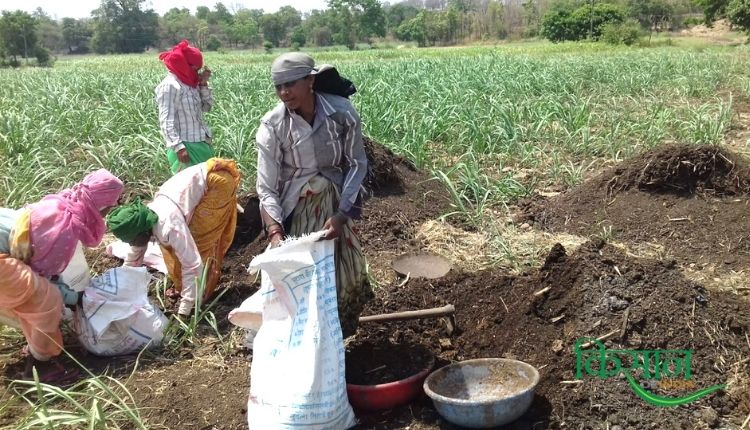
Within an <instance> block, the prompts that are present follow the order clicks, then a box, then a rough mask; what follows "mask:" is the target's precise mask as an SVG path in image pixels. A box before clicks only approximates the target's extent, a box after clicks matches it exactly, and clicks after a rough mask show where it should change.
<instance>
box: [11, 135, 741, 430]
mask: <svg viewBox="0 0 750 430" xmlns="http://www.w3.org/2000/svg"><path fill="white" fill-rule="evenodd" d="M368 147H369V154H370V157H371V159H372V160H373V165H374V168H375V169H376V171H378V172H380V173H381V175H380V176H379V178H381V180H380V181H378V182H376V183H371V188H372V189H373V190H374V196H373V198H372V199H370V200H369V201H368V202H367V203H366V210H365V214H364V217H363V220H362V221H360V222H358V227H359V229H360V230H359V233H360V235H361V238H362V243H363V246H364V248H365V252H366V255H367V258H368V260H369V264H370V266H371V268H372V271H373V273H374V275H375V277H376V279H377V280H378V281H379V282H380V283H381V284H382V285H381V287H380V288H378V289H376V298H375V299H374V300H373V301H371V302H370V303H369V304H368V306H367V308H366V309H365V314H377V313H384V312H394V311H402V310H414V309H421V308H429V307H436V306H442V305H444V304H448V303H450V304H453V305H454V306H455V307H456V314H455V320H456V327H455V328H454V329H453V330H451V327H450V325H449V324H447V323H446V321H445V320H444V319H432V320H412V321H406V322H397V323H396V322H394V323H363V324H362V325H360V327H359V330H358V332H357V334H356V335H355V336H354V337H352V338H350V339H349V340H348V345H349V353H348V354H349V357H348V358H349V360H350V361H351V360H352V359H355V360H356V361H357V362H359V363H361V364H362V366H361V367H360V369H359V370H360V372H359V373H364V372H367V371H369V370H372V369H373V368H377V367H379V366H381V365H383V364H385V365H386V366H387V368H388V369H389V370H390V371H391V372H390V373H392V375H391V376H389V377H388V378H393V377H400V376H401V375H403V374H404V373H409V372H410V371H413V370H414V368H416V367H419V366H418V364H415V361H419V360H408V359H402V360H386V358H387V355H388V354H387V353H384V352H383V351H380V350H379V352H378V354H369V356H370V357H371V358H372V361H369V362H364V361H365V359H357V357H367V356H368V354H367V351H368V348H369V351H370V352H372V351H373V350H374V349H376V348H381V347H382V346H383V345H387V344H391V345H399V346H394V351H393V355H394V356H403V355H409V354H408V353H406V354H402V353H404V351H407V352H408V351H409V348H410V346H412V345H424V347H426V348H427V349H429V350H430V351H431V352H432V353H433V354H434V356H435V357H436V360H437V363H436V366H441V365H444V364H448V363H450V362H453V361H457V360H464V359H471V358H480V357H510V358H516V359H519V360H523V361H526V362H528V363H530V364H532V365H534V366H536V367H537V368H538V369H539V371H540V374H541V380H540V384H539V386H538V389H537V391H536V397H535V399H534V402H533V404H532V406H531V408H530V409H529V411H528V412H527V413H526V414H525V415H524V416H523V417H522V418H521V419H519V420H518V421H516V422H515V423H513V424H512V425H510V426H508V427H506V428H509V429H543V428H575V429H607V428H616V427H615V426H620V428H621V429H644V428H651V429H657V428H659V429H661V428H675V429H682V428H738V427H739V426H740V425H741V424H742V421H743V420H744V419H745V417H746V416H747V415H748V413H750V388H749V387H750V382H748V381H750V378H748V358H749V357H750V341H749V340H748V329H749V328H750V312H749V311H750V304H749V303H748V301H747V300H746V299H744V298H742V297H739V296H738V295H735V294H730V293H728V292H723V291H717V290H715V289H712V288H708V287H707V286H705V285H702V284H699V283H696V282H694V281H692V280H690V279H687V278H686V277H685V275H684V271H683V269H684V267H686V266H689V265H690V264H695V265H712V266H718V267H719V269H720V270H723V271H725V272H726V271H730V270H734V271H743V270H745V269H746V268H747V267H748V265H750V237H748V234H750V233H748V231H750V221H748V217H747V216H745V214H746V213H747V200H748V192H750V189H748V184H750V176H748V174H747V171H748V170H747V168H746V167H745V164H744V161H743V159H741V158H740V157H736V156H735V155H733V154H731V153H728V152H726V151H725V150H722V149H720V148H712V147H692V146H675V147H670V148H668V149H663V150H661V151H658V150H657V151H654V152H651V153H648V154H644V155H642V156H640V157H636V158H634V159H631V160H626V161H625V162H623V163H622V164H621V165H620V166H617V167H615V168H613V169H612V170H609V171H607V172H604V173H602V175H601V176H599V177H597V178H594V179H592V180H591V181H588V182H585V183H583V184H582V185H580V186H579V187H576V188H573V189H571V190H569V191H567V192H566V193H563V194H560V195H558V196H556V197H552V198H541V197H537V198H534V199H530V200H528V201H526V202H524V203H523V204H522V205H521V211H520V214H519V222H528V223H530V224H533V225H534V227H535V228H538V229H543V230H551V231H565V232H572V233H575V234H578V235H582V236H589V237H590V240H588V241H586V242H585V243H584V244H583V245H581V246H580V247H578V248H577V249H565V248H563V247H562V246H561V245H555V246H553V247H552V248H551V249H550V250H549V252H548V255H547V258H546V260H545V262H544V264H543V265H542V266H541V267H539V268H537V269H531V270H528V271H527V272H525V273H521V274H516V275H511V274H510V273H509V272H508V271H507V270H505V269H494V270H484V271H477V272H463V271H461V270H453V271H451V272H450V273H449V274H448V275H447V276H446V277H444V278H441V279H438V280H425V279H410V280H409V281H408V282H406V283H404V282H403V280H402V279H397V278H396V275H395V274H394V272H393V271H392V270H391V269H390V267H389V264H390V261H391V259H392V258H393V257H395V256H397V255H400V254H401V253H404V252H410V251H414V250H415V248H416V247H417V246H418V244H419V243H421V242H419V241H417V240H416V239H415V233H416V230H417V228H418V227H419V226H420V225H422V224H423V223H424V222H425V221H428V220H433V219H435V218H437V217H438V216H439V215H440V214H442V213H445V212H446V211H447V209H448V204H449V203H448V196H447V193H446V192H445V190H443V189H441V187H440V186H439V184H438V183H437V182H435V181H431V180H429V178H428V177H427V176H426V175H425V174H424V173H422V172H419V171H417V170H415V169H413V168H412V167H411V166H409V165H408V164H407V163H405V162H404V161H403V160H400V159H398V157H395V156H394V155H393V154H390V153H388V151H386V150H384V149H383V148H382V147H380V146H378V145H373V144H371V143H370V144H368ZM383 178H386V179H383ZM243 203H244V205H245V207H246V208H247V210H246V213H245V216H243V217H242V219H241V220H240V222H239V225H238V231H237V235H236V238H235V243H234V245H233V248H232V249H231V250H230V252H229V254H228V255H227V258H226V260H225V265H224V272H223V276H222V285H223V286H224V287H225V288H227V289H228V292H227V293H226V294H225V295H224V296H223V297H222V299H221V300H220V302H219V303H218V305H217V307H216V308H215V313H216V317H217V320H218V321H219V324H220V326H219V328H220V330H221V332H222V333H224V334H225V336H226V338H227V341H226V342H225V343H224V344H221V343H219V342H216V341H211V342H202V343H199V344H197V345H195V346H194V347H190V348H184V349H183V350H181V351H178V352H177V353H173V354H170V355H169V356H165V355H164V354H158V353H156V354H149V355H144V356H143V357H141V359H140V362H139V364H138V368H137V370H136V372H135V373H134V374H133V376H132V377H131V379H130V380H129V381H128V383H127V385H128V387H129V388H130V390H131V392H132V393H133V395H134V397H135V400H136V402H137V404H138V405H139V406H141V407H142V408H144V409H143V410H142V415H143V416H144V417H145V418H146V420H147V422H148V423H149V424H150V426H151V427H152V428H169V429H176V428H181V429H245V428H247V416H246V409H245V404H246V401H247V392H248V388H249V381H248V377H249V364H250V360H251V359H252V352H251V351H248V350H246V349H244V348H243V347H242V346H241V342H240V340H241V332H240V331H239V330H236V329H234V328H232V327H231V326H230V324H229V323H228V322H227V321H226V315H227V313H228V312H229V311H230V310H231V309H232V308H234V307H235V306H237V305H238V304H239V303H241V302H242V300H244V299H245V298H246V297H248V296H249V295H250V294H252V293H253V292H254V291H255V290H256V289H257V280H256V279H255V278H254V277H252V276H250V275H248V274H247V273H246V271H245V267H246V266H247V264H248V263H249V261H250V260H251V259H252V257H253V256H255V255H257V254H258V253H260V252H262V250H263V248H264V245H265V243H264V241H263V240H262V238H258V235H259V233H260V226H259V222H258V219H257V216H256V215H254V212H253V211H252V210H251V208H252V207H253V205H254V204H255V205H257V199H254V198H253V197H252V196H247V197H245V198H244V199H243ZM605 227H607V229H605ZM609 227H611V230H608V228H609ZM607 231H609V233H606V232H607ZM602 232H605V233H602ZM603 239H607V240H615V239H616V240H617V241H619V242H623V243H624V244H625V245H626V246H628V247H629V248H633V249H634V248H636V247H637V246H638V245H639V244H643V243H644V242H647V243H653V244H657V245H659V246H662V247H663V249H664V250H665V251H664V252H663V255H661V256H657V257H661V258H641V257H638V256H635V255H634V254H633V253H632V252H630V251H628V250H627V249H623V248H622V247H619V246H614V245H612V244H610V243H607V241H605V240H603ZM92 257H95V256H92ZM97 261H99V262H101V265H99V266H97V268H98V269H103V268H105V267H111V266H113V265H117V264H118V262H117V261H116V260H108V259H106V258H99V259H97ZM546 288H548V289H547V290H546V292H545V293H541V294H537V295H535V293H536V292H539V291H540V290H544V289H546ZM605 334H610V337H608V338H607V339H606V340H605V341H604V344H605V345H606V347H607V348H609V349H637V350H646V349H681V350H682V349H684V350H692V352H693V354H692V374H693V379H692V381H693V382H694V384H695V386H696V387H697V388H703V387H706V386H710V385H713V384H720V383H722V384H724V383H725V384H728V386H727V387H726V389H725V390H723V391H720V392H718V393H715V394H713V395H710V396H708V397H705V398H703V399H701V400H698V401H696V402H693V403H690V404H688V405H685V406H679V407H676V408H660V407H655V406H651V405H649V404H647V403H645V402H644V401H643V400H641V399H640V398H638V397H637V396H636V395H635V394H634V393H633V391H632V390H631V389H630V388H629V386H628V383H627V381H626V380H624V379H622V378H619V377H612V378H608V379H599V378H596V377H592V376H588V377H585V378H584V380H583V382H582V383H564V382H566V381H571V380H574V379H575V368H576V357H575V354H574V353H573V345H574V344H575V341H576V340H577V339H578V338H580V337H599V336H602V335H605ZM71 343H73V342H72V341H71ZM21 346H22V342H21V341H20V340H19V341H16V342H8V343H6V344H4V345H1V346H0V366H2V368H1V374H2V375H4V378H3V380H2V384H3V385H7V383H8V380H9V378H13V377H15V376H16V375H17V372H18V371H19V366H20V363H21V358H20V355H19V353H18V349H20V347H21ZM71 351H72V353H73V354H74V355H75V356H77V357H79V358H80V359H82V361H83V362H84V364H86V365H87V366H88V367H89V368H91V369H92V370H93V371H94V372H95V373H97V372H99V373H102V372H105V371H106V372H109V373H110V374H112V375H114V376H116V377H118V378H121V379H122V380H125V379H126V378H127V377H128V376H129V375H130V373H131V372H132V370H133V366H134V364H135V361H136V360H135V357H119V358H114V359H105V358H98V357H93V356H90V355H85V354H84V353H83V352H82V351H80V349H76V348H75V346H74V345H72V346H71ZM378 357H379V358H378ZM381 362H382V364H381ZM399 363H402V365H401V366H399ZM353 370H354V369H353ZM689 391H692V390H676V389H666V388H656V389H655V390H654V393H656V394H659V395H663V396H679V395H683V394H685V393H686V392H689ZM17 413H18V411H15V410H11V411H8V412H6V413H4V415H3V418H2V419H0V425H10V424H11V423H12V420H13V418H14V417H15V416H16V415H17ZM359 419H360V424H359V425H358V427H357V428H359V429H411V430H428V429H429V430H434V429H457V428H458V427H455V426H453V425H451V424H449V423H447V422H445V421H444V420H442V419H441V418H440V417H439V416H438V414H437V413H436V412H435V410H434V408H433V407H432V405H431V403H430V401H429V399H427V398H426V397H425V396H422V397H420V398H418V399H416V400H415V401H413V402H412V403H411V404H409V405H405V406H402V407H399V408H396V409H393V410H390V411H384V412H379V413H374V414H361V415H360V416H359Z"/></svg>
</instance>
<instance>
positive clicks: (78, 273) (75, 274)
mask: <svg viewBox="0 0 750 430" xmlns="http://www.w3.org/2000/svg"><path fill="white" fill-rule="evenodd" d="M60 280H61V281H63V282H65V284H67V285H68V286H69V287H70V288H71V289H72V290H75V291H83V290H85V289H86V287H88V286H89V284H90V283H91V272H90V270H89V264H88V263H87V262H86V255H85V254H84V253H83V245H81V242H78V244H77V245H76V250H75V252H74V253H73V258H72V259H71V260H70V263H68V267H66V268H65V270H63V272H62V273H61V274H60Z"/></svg>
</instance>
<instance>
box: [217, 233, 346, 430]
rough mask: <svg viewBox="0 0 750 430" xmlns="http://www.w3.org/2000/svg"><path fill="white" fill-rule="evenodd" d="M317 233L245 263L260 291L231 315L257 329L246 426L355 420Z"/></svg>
mask: <svg viewBox="0 0 750 430" xmlns="http://www.w3.org/2000/svg"><path fill="white" fill-rule="evenodd" d="M323 234H324V233H323V232H319V233H315V234H312V235H310V236H306V237H303V238H300V239H297V240H294V241H289V242H286V243H284V244H283V245H282V246H280V247H278V248H274V249H271V250H268V251H266V252H265V253H263V254H261V255H259V256H257V257H255V258H254V259H253V261H252V262H251V263H250V270H254V271H255V270H261V288H260V290H259V291H258V292H257V293H256V294H255V295H253V296H252V297H250V298H249V299H248V300H246V301H245V303H243V304H242V306H240V308H238V309H236V310H235V311H234V312H233V314H232V316H231V317H230V321H232V322H233V323H235V324H238V325H240V326H243V327H245V328H249V329H254V328H255V327H257V331H258V332H257V334H256V336H255V339H254V340H253V362H252V367H251V370H250V397H249V399H248V405H247V419H248V425H249V427H250V429H262V430H267V429H268V430H276V429H301V428H304V429H308V430H322V429H332V430H338V429H346V428H349V427H352V426H353V425H354V424H356V421H355V418H354V412H353V411H352V408H351V405H349V401H348V398H347V396H346V379H345V369H344V363H345V362H344V340H343V338H342V336H341V326H340V324H339V318H338V308H337V303H336V273H335V263H334V258H333V242H332V241H318V239H319V238H321V237H322V235H323ZM258 303H262V305H261V309H260V315H261V318H260V320H261V321H262V324H261V325H260V326H259V327H258V325H257V324H258V322H259V319H258V315H257V307H258V306H257V305H258Z"/></svg>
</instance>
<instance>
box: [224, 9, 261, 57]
mask: <svg viewBox="0 0 750 430" xmlns="http://www.w3.org/2000/svg"><path fill="white" fill-rule="evenodd" d="M230 34H231V36H232V38H233V39H234V40H236V41H238V42H240V43H242V44H244V45H248V46H250V47H253V48H254V47H256V46H257V45H258V44H259V43H260V41H261V36H260V28H259V27H258V22H257V21H256V20H255V18H254V16H253V13H252V12H251V11H250V10H248V9H242V10H239V11H238V12H237V13H235V14H234V22H233V23H232V26H231V29H230Z"/></svg>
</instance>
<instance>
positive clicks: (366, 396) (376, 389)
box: [346, 356, 435, 412]
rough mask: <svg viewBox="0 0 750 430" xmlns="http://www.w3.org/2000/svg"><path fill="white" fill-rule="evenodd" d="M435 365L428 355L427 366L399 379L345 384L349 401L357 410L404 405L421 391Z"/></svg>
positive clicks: (382, 408) (376, 409) (368, 410)
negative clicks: (371, 383) (381, 382)
mask: <svg viewBox="0 0 750 430" xmlns="http://www.w3.org/2000/svg"><path fill="white" fill-rule="evenodd" d="M434 366H435V357H433V356H430V361H429V363H428V365H427V367H426V368H425V369H423V370H421V371H420V372H419V373H417V374H415V375H412V376H410V377H408V378H405V379H401V380H399V381H394V382H388V383H386V384H378V385H356V384H346V393H347V395H348V396H349V403H351V405H352V407H353V408H354V409H355V410H357V411H363V412H374V411H381V410H385V409H392V408H395V407H397V406H401V405H405V404H407V403H409V402H410V401H411V400H412V399H414V398H415V397H417V396H418V395H419V394H421V393H422V392H423V388H422V385H423V384H424V380H425V378H427V375H429V374H430V372H431V371H432V368H433V367H434Z"/></svg>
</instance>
